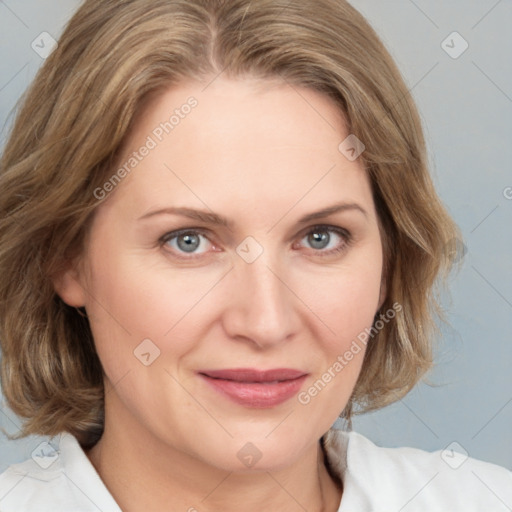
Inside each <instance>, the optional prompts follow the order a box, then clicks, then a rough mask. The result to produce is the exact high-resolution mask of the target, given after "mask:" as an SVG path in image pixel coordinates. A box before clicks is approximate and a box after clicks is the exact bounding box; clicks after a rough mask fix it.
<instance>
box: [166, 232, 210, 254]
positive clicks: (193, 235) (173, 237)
mask: <svg viewBox="0 0 512 512" xmlns="http://www.w3.org/2000/svg"><path fill="white" fill-rule="evenodd" d="M202 239H204V240H208V238H206V236H205V235H204V234H202V233H201V232H200V231H198V230H193V229H190V230H182V231H174V232H172V233H168V234H167V235H165V236H164V237H163V238H162V242H163V243H164V244H165V245H168V246H169V247H171V248H172V249H174V251H176V252H183V253H185V254H196V253H197V249H198V248H204V245H205V243H202ZM208 242H209V240H208Z"/></svg>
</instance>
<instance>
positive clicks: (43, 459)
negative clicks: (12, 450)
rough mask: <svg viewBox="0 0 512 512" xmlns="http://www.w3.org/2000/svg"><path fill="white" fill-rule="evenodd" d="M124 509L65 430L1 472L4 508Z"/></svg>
mask: <svg viewBox="0 0 512 512" xmlns="http://www.w3.org/2000/svg"><path fill="white" fill-rule="evenodd" d="M56 510H73V511H74V512H89V511H90V512H92V511H95V512H97V511H98V510H103V511H105V512H121V510H120V508H119V507H118V506H117V504H116V503H115V502H114V500H113V498H112V496H111V495H110V494H109V493H108V491H107V489H106V487H105V486H104V484H103V482H102V481H101V479H100V477H99V475H98V474H97V473H96V471H95V469H94V467H93V466H92V464H91V463H90V462H89V459H88V458H87V456H86V455H85V453H84V451H83V450H82V448H81V447H80V445H79V444H78V441H77V440H76V439H75V438H74V437H73V436H72V435H70V434H67V433H63V434H61V435H60V436H57V438H53V439H51V440H50V442H44V443H41V444H40V445H39V446H38V448H37V449H36V450H35V452H34V453H33V455H32V458H31V459H28V460H26V461H25V462H22V463H20V464H13V465H11V466H9V468H7V470H6V471H4V472H3V473H2V474H0V511H2V512H33V511H37V512H55V511H56Z"/></svg>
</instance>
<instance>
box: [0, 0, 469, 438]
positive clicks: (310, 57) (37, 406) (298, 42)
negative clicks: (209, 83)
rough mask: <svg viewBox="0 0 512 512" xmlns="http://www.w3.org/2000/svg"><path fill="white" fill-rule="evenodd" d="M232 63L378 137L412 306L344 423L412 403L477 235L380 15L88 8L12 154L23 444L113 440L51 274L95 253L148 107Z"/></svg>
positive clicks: (5, 373)
mask: <svg viewBox="0 0 512 512" xmlns="http://www.w3.org/2000/svg"><path fill="white" fill-rule="evenodd" d="M221 72H222V73H225V74H226V76H228V77H233V78H241V79H243V77H244V76H251V77H259V78H264V79H275V78H277V79H281V80H284V81H286V82H287V83H289V84H292V85H296V86H303V87H307V88H310V89H313V90H316V91H319V92H320V93H322V94H324V95H326V96H328V97H329V98H330V99H331V100H332V101H334V102H335V103H336V105H338V107H339V109H340V112H342V113H343V115H344V117H345V119H346V122H347V126H348V129H349V132H350V133H351V134H354V135H356V136H357V137H358V138H359V139H360V140H361V141H363V143H364V145H365V146H366V149H365V151H364V153H363V154H362V155H361V158H362V159H363V162H364V165H365V168H366V171H367V173H368V176H369V178H370V181H371V186H372V191H373V196H374V200H375V204H376V208H377V213H378V217H379V221H380V224H381V231H382V240H383V251H384V255H383V256H384V276H385V282H386V287H387V297H386V300H385V302H384V304H383V306H382V310H390V309H393V304H396V303H398V304H400V305H401V306H402V311H401V312H400V314H397V315H396V318H394V320H393V321H390V322H387V323H386V324H385V325H384V327H383V328H382V329H381V330H379V332H378V334H377V335H376V336H375V337H374V338H373V339H372V340H371V341H370V342H369V343H368V347H367V351H366V354H365V358H364V362H363V367H362V370H361V374H360V376H359V379H358V381H357V383H356V386H355V388H354V392H353V395H352V397H351V399H350V401H349V403H348V404H347V407H346V409H345V411H344V412H343V415H344V416H345V417H346V418H347V419H350V416H351V414H352V413H353V412H354V411H355V412H364V411H369V410H372V409H377V408H380V407H383V406H385V405H387V404H389V403H392V402H393V401H396V400H398V399H400V398H402V397H403V396H404V395H405V394H406V393H407V392H408V391H409V390H410V389H411V388H412V387H413V386H414V385H415V384H416V383H417V382H418V380H419V379H420V378H421V377H422V376H423V375H424V374H425V372H426V371H427V370H428V369H429V368H430V366H431V365H432V341H433V339H434V333H435V326H436V319H437V318H438V317H442V311H441V309H440V307H439V294H438V293H437V292H436V290H438V285H439V283H440V279H438V277H440V276H444V277H446V276H447V273H448V271H449V270H450V268H451V266H452V263H453V260H454V259H456V257H457V255H456V251H453V250H451V249H453V248H455V249H456V248H457V247H456V244H455V245H454V243H453V241H454V240H457V239H460V235H459V231H458V228H457V226H456V225H455V224H454V222H453V221H452V219H451V218H450V216H449V215H448V213H447V211H446V209H445V208H444V206H443V205H442V203H441V201H440V200H439V198H438V196H437V194H436V192H435V189H434V187H433V184H432V181H431V177H430V175H429V171H428V162H427V156H426V149H425V142H424V136H423V131H422V127H421V122H420V118H419V115H418V112H417V109H416V107H415V104H414V101H413V99H412V98H411V95H410V93H409V90H408V89H407V86H406V84H405V83H404V81H403V79H402V77H401V75H400V73H399V71H398V69H397V67H396V65H395V63H394V61H393V59H392V58H391V56H390V55H389V53H388V52H387V50H386V49H385V48H384V46H383V44H382V43H381V41H380V40H379V38H378V36H377V35H376V33H375V31H374V30H373V29H372V27H371V26H370V25H369V24H368V22H367V21H366V20H365V19H364V18H363V16H362V15H361V14H360V13H358V12H357V11H356V10H355V9H354V8H353V7H352V6H351V5H350V4H349V3H347V2H345V1H342V0H295V1H293V2H290V1H289V0H229V1H221V0H151V1H149V0H86V1H85V2H84V3H83V4H82V6H81V7H80V8H79V10H78V11H77V12H76V14H75V15H74V16H73V17H72V19H71V20H70V22H69V23H68V25H67V27H66V28H65V31H64V33H63V35H62V37H61V38H60V40H59V44H58V47H57V49H56V50H55V51H54V52H53V53H52V54H51V55H50V57H49V58H48V59H47V60H46V62H45V63H44V65H43V66H42V67H41V69H40V70H39V72H38V74H37V76H36V78H35V80H34V81H33V83H32V85H31V87H30V88H29V89H28V91H27V92H26V94H25V95H24V98H23V101H22V104H21V106H20V109H19V111H18V112H17V115H16V118H15V123H14V126H13V129H12V131H11V134H10V137H9V139H8V141H7V144H6V147H5V150H4V152H3V155H2V158H1V161H0V240H1V245H0V340H1V348H2V354H3V355H2V361H1V382H2V387H3V393H4V395H5V398H6V400H7V403H8V404H9V406H10V407H11V408H12V410H13V411H14V412H15V413H17V414H18V415H19V416H21V417H23V418H24V424H23V428H22V431H21V433H20V435H19V436H17V437H20V436H22V435H28V434H43V435H55V434H57V433H59V432H61V431H68V432H70V433H72V434H73V435H75V436H76V437H77V439H78V440H79V442H80V443H81V445H82V446H84V447H90V446H92V445H94V443H95V442H96V441H97V440H98V439H99V437H100V436H101V433H102V429H103V423H104V387H103V371H102V367H101V363H100V360H99V358H98V356H97V354H96V351H95V347H94V340H93V338H92V334H91V330H90V327H89V324H88V320H87V318H86V317H84V316H83V315H82V314H80V311H79V310H77V309H75V308H72V307H69V306H67V305H66V304H65V303H64V302H63V301H62V300H61V299H60V298H59V297H58V296H57V294H56V292H55V290H54V288H53V285H52V279H53V277H54V276H56V275H58V273H59V272H60V271H61V270H62V269H63V268H65V265H66V262H67V261H69V260H70V258H73V257H74V256H76V255H77V254H80V252H81V250H82V249H83V244H84V234H85V233H86V230H87V227H88V225H89V222H90V220H91V218H92V216H93V215H94V211H95V208H96V207H97V206H98V200H97V199H96V196H95V194H94V190H95V189H97V188H98V187H101V186H102V184H103V183H105V179H106V177H108V176H110V175H111V174H112V169H113V166H114V164H115V162H116V159H117V158H118V156H119V153H120V150H121V148H122V146H123V143H124V141H125V140H126V139H127V136H128V135H129V133H130V129H131V126H132V125H133V120H134V118H135V116H136V115H137V114H138V112H140V111H141V109H143V107H144V104H145V102H146V100H149V99H150V98H152V97H154V96H155V95H156V94H158V93H159V92H161V91H164V90H166V89H168V88H169V87H172V86H173V84H177V83H180V82H182V81H184V80H187V79H189V78H197V79H204V78H205V77H209V76H211V77H213V76H216V75H217V74H219V73H221ZM447 248H449V249H450V250H447ZM356 409H357V410H356Z"/></svg>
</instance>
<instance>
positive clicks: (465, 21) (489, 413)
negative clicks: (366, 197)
mask: <svg viewBox="0 0 512 512" xmlns="http://www.w3.org/2000/svg"><path fill="white" fill-rule="evenodd" d="M351 3H352V4H353V5H354V6H355V7H356V8H358V9H359V10H360V11H361V12H362V13H363V14H364V15H365V16H366V17H367V19H368V20H369V21H370V22H371V23H372V25H373V26H374V27H375V29H376V30H377V32H378V33H379V35H380V36H381V38H382V39H383V41H384V43H385V44H386V45H387V47H388V48H389V50H390V51H391V53H392V55H393V56H394V57H395V59H396V61H397V63H398V65H399V67H400V68H401V70H402V72H403V74H404V76H405V78H406V81H407V83H408V84H409V86H410V88H411V94H412V95H413V97H414V98H415V99H416V101H417V103H418V106H419V108H420V111H421V114H422V117H423V120H424V124H425V129H426V136H427V141H428V144H429V153H430V159H431V163H432V173H433V176H434V179H435V182H436V186H437V188H438V191H439V193H440V195H441V197H442V199H443V201H444V202H445V204H446V205H447V206H448V208H449V211H450V212H451V214H452V215H453V217H454V218H455V220H456V222H457V223H458V224H459V226H460V227H461V229H462V232H463V235H464V243H465V245H466V248H467V254H466V256H465V258H464V260H463V267H462V270H461V271H460V272H459V273H458V274H457V275H454V276H453V277H452V279H451V286H450V289H451V294H450V296H448V295H446V296H445V299H444V302H445V306H446V308H447V310H448V313H449V314H448V319H449V322H450V324H451V325H450V327H444V328H443V336H442V338H441V339H440V340H438V349H437V356H436V360H437V367H436V369H435V370H434V371H433V372H432V373H431V374H430V378H429V380H430V385H427V384H421V385H419V386H418V387H417V388H416V389H415V390H414V391H413V392H411V393H410V394H409V395H408V396H407V397H406V398H405V399H404V400H402V401H401V402H399V403H397V404H395V405H392V406H390V407H388V408H387V409H384V410H382V411H379V412H376V413H372V414H368V415H366V416H364V417H361V418H358V419H356V420H355V421H354V429H355V430H357V431H359V432H361V433H363V434H365V435H366V436H368V437H369V438H370V439H372V440H373V441H374V442H376V443H377V444H379V445H382V446H414V447H418V448H422V449H426V450H437V449H444V448H445V447H447V446H449V445H451V443H453V442H457V443H458V448H457V449H458V450H465V451H467V452H468V453H469V455H470V456H472V457H475V458H479V459H482V460H486V461H489V462H494V463H497V464H500V465H503V466H506V467H508V468H510V469H512V428H511V426H512V372H511V370H510V367H511V362H512V336H511V335H512V314H511V313H512V260H511V258H510V254H511V253H512V237H511V234H512V232H511V226H512V167H511V163H512V144H511V141H512V124H511V122H510V121H511V117H512V116H511V114H512V80H511V78H512V55H511V54H512V31H511V30H510V27H511V26H512V2H511V1H510V0H501V1H496V0H473V1H469V0H453V1H450V2H446V1H443V0H414V1H412V0H352V2H351ZM78 5H79V2H78V1H77V0H58V1H57V0H45V1H44V3H43V2H42V1H41V0H39V1H36V0H17V1H14V0H0V62H1V64H0V73H1V74H0V127H1V128H2V131H1V133H0V147H1V146H2V145H3V144H4V142H5V137H6V133H7V130H8V126H9V123H10V121H11V119H12V113H11V112H12V109H13V108H14V106H15V103H16V101H17V100H18V99H19V98H20V96H21V95H22V94H23V92H24V90H25V88H26V87H27V85H28V84H29V82H30V81H31V79H32V78H33V77H34V75H35V73H36V71H37V69H38V67H39V66H40V65H41V63H42V62H43V59H42V58H41V57H40V56H39V55H38V54H37V53H36V52H35V51H33V50H32V48H31V43H32V41H33V40H34V39H36V37H37V36H39V34H41V32H44V31H45V32H48V33H49V34H51V35H52V36H53V37H54V38H56V39H57V38H58V36H59V34H60V32H61V30H62V27H63V25H64V24H65V22H66V21H67V19H68V18H69V17H70V16H71V14H72V13H73V11H74V10H75V8H76V7H77V6H78ZM454 31H456V32H458V33H459V34H460V36H462V38H463V39H464V40H465V41H467V43H468V45H469V47H468V49H467V50H466V51H465V52H464V53H462V54H461V55H460V56H458V57H457V58H452V57H451V56H449V55H448V54H447V53H446V51H445V50H444V49H443V47H442V46H441V44H442V42H443V41H444V40H445V39H446V38H447V36H449V35H450V34H451V33H452V32H454ZM462 44H463V41H462V40H461V39H460V38H458V36H455V38H454V37H453V36H452V37H450V38H448V39H447V41H446V43H445V44H444V46H445V48H447V45H448V46H449V47H452V48H447V49H448V50H449V51H450V52H452V54H456V53H459V52H460V50H461V49H462V48H463V46H462ZM508 187H510V188H508ZM507 196H508V198H511V199H507ZM19 425H20V420H19V418H16V416H15V415H14V414H13V413H12V412H11V411H9V410H8V408H7V407H6V405H5V404H4V403H3V402H2V404H1V408H0V426H2V427H4V428H5V429H6V430H7V431H8V432H10V433H15V432H16V431H17V429H18V426H19ZM40 441H41V440H40V439H38V438H27V439H24V440H20V441H8V440H7V439H6V437H5V436H3V435H2V434H0V472H1V471H3V470H4V469H5V468H6V467H7V466H8V465H9V464H10V463H14V462H18V461H21V460H23V459H25V458H27V457H30V454H31V452H32V450H34V449H35V448H36V446H37V445H38V444H39V442H40ZM452 446H454V445H452Z"/></svg>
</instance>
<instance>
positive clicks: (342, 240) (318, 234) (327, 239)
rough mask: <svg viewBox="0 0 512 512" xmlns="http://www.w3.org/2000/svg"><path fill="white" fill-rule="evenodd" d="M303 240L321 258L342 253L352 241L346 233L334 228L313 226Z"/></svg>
mask: <svg viewBox="0 0 512 512" xmlns="http://www.w3.org/2000/svg"><path fill="white" fill-rule="evenodd" d="M333 235H334V236H333ZM304 239H306V240H307V243H308V244H309V245H310V247H311V248H313V249H315V252H318V253H319V254H320V255H321V256H324V255H325V256H330V255H333V254H337V253H340V252H342V251H344V250H345V249H346V248H347V247H348V245H349V244H350V242H351V240H352V238H351V235H350V233H349V232H348V231H346V230H344V229H341V228H338V227H336V226H314V227H313V228H311V229H309V231H308V232H307V233H306V235H305V236H304V237H303V238H302V240H304ZM329 246H330V247H329ZM326 248H327V250H326Z"/></svg>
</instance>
